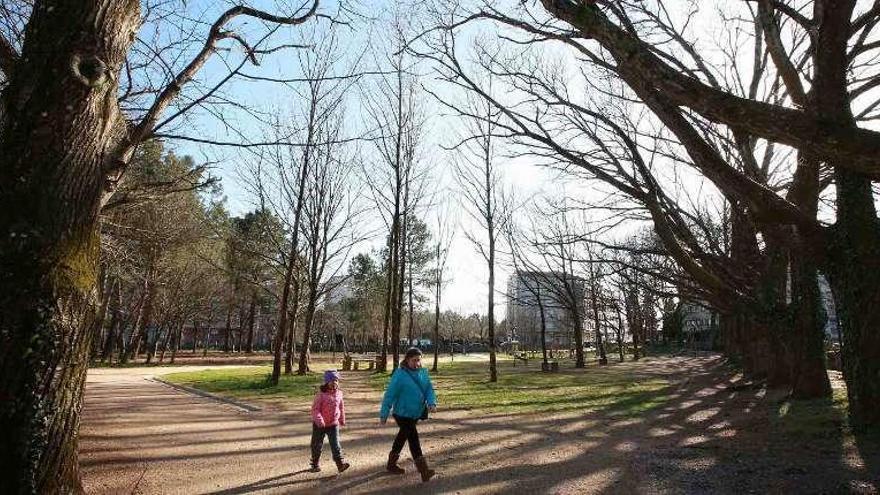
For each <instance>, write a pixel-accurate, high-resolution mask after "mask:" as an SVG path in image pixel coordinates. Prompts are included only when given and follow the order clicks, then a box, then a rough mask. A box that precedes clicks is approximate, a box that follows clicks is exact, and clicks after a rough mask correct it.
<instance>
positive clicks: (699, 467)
mask: <svg viewBox="0 0 880 495" xmlns="http://www.w3.org/2000/svg"><path fill="white" fill-rule="evenodd" d="M615 366H627V367H632V368H633V370H632V371H633V372H637V373H640V374H652V375H657V376H663V377H665V378H668V379H669V380H670V383H671V384H672V386H671V387H670V389H667V390H665V391H664V392H663V393H664V394H666V395H668V396H669V398H670V400H669V401H668V402H667V403H666V404H665V405H664V406H661V407H660V408H658V409H655V410H652V411H650V412H649V413H647V414H645V415H643V416H639V417H629V418H621V417H615V416H612V415H609V414H607V413H604V412H596V413H584V412H579V411H573V412H566V413H560V414H555V415H549V416H548V415H536V414H531V415H501V414H492V415H483V414H479V413H477V412H476V411H464V410H458V411H441V412H439V413H438V414H436V415H435V416H434V417H433V419H432V420H430V421H428V422H426V423H424V424H423V425H421V426H420V433H421V435H422V438H423V448H424V450H425V454H426V456H427V457H428V459H429V460H430V461H431V462H432V464H433V465H434V466H433V467H435V468H436V469H437V470H438V472H439V474H438V476H437V478H435V479H434V480H432V481H431V482H430V483H429V484H427V485H423V484H422V483H420V481H419V479H418V475H417V474H416V472H415V469H414V468H413V466H412V463H411V462H410V460H409V455H408V453H405V454H404V456H403V458H404V462H403V463H402V465H403V467H405V468H406V469H407V471H408V472H407V474H406V475H404V476H392V475H387V474H385V473H384V469H383V467H384V462H385V456H386V454H387V449H388V447H389V445H390V442H391V438H392V436H393V434H394V433H395V430H393V429H392V428H391V427H390V426H389V427H380V426H379V425H378V421H377V420H376V409H377V404H378V401H379V394H378V393H377V392H375V391H373V390H371V389H369V388H368V387H367V386H366V384H365V382H364V380H363V378H364V376H365V375H364V374H363V373H349V374H347V376H346V378H345V380H344V382H343V383H344V390H345V392H346V407H347V413H348V422H349V427H347V428H345V429H344V430H343V434H342V445H343V449H344V450H345V452H346V456H347V459H348V460H349V461H350V462H351V463H352V468H351V469H350V470H349V471H347V472H345V473H343V474H341V475H337V474H336V473H335V466H333V463H332V461H331V460H330V456H329V447H328V446H326V445H325V453H324V457H323V468H324V471H323V472H321V473H318V474H314V473H308V472H305V468H306V467H307V465H308V458H309V450H308V444H309V437H310V434H311V425H310V422H309V418H308V406H309V404H303V403H300V404H290V405H289V406H286V407H285V408H284V409H279V408H278V407H277V406H275V407H273V406H267V407H265V408H263V409H262V410H260V411H255V412H246V411H244V410H242V409H240V408H238V407H235V406H234V405H229V404H223V403H219V402H217V401H214V400H211V399H209V398H204V397H199V396H195V395H192V394H188V393H186V392H184V391H180V390H177V389H174V388H171V387H169V386H167V385H164V384H161V383H158V382H155V381H151V380H149V379H147V378H148V377H149V376H151V375H153V374H154V373H162V374H164V373H172V372H176V371H180V370H181V369H180V368H177V369H175V368H162V369H161V370H157V369H156V368H128V369H96V370H92V371H90V372H89V378H88V384H87V391H86V403H85V409H84V413H83V427H82V432H81V439H80V459H81V466H82V471H83V477H84V483H85V487H86V490H87V492H88V493H95V494H120V493H146V494H154V493H155V494H158V493H162V494H165V493H168V494H174V493H181V494H184V493H185V494H195V493H202V494H205V493H214V494H237V493H340V492H346V493H419V494H425V493H463V494H464V493H706V494H709V493H712V494H715V493H877V488H878V487H880V474H878V473H880V462H878V461H880V454H878V450H877V448H876V444H867V445H861V444H859V445H855V444H853V442H848V441H845V440H844V439H841V438H837V437H835V436H834V435H833V434H828V435H825V436H823V437H821V438H818V439H817V438H815V437H810V438H809V439H806V440H805V439H786V438H778V436H777V435H774V430H773V429H772V421H770V420H769V419H768V418H769V415H770V414H771V413H772V412H774V411H776V409H778V400H779V398H778V397H772V396H768V395H769V394H766V392H765V391H764V390H763V389H760V388H757V387H750V386H747V385H746V384H743V383H742V382H740V381H738V377H736V376H731V375H729V374H728V373H725V372H724V371H723V367H722V366H721V364H720V359H719V358H717V357H702V358H666V359H659V358H658V359H651V360H643V361H641V362H639V363H626V364H617V365H615ZM195 369H198V368H195V367H192V366H188V367H186V368H185V370H195ZM586 372H589V370H587V371H586ZM438 392H439V395H440V399H441V402H442V393H443V392H442V390H440V391H438ZM826 437H827V438H826ZM799 442H808V443H807V444H806V446H807V448H805V445H802V444H800V443H799Z"/></svg>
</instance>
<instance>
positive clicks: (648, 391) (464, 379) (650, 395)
mask: <svg viewBox="0 0 880 495" xmlns="http://www.w3.org/2000/svg"><path fill="white" fill-rule="evenodd" d="M539 362H540V361H538V360H536V361H535V363H534V364H532V365H531V366H530V367H524V366H522V365H521V364H520V365H518V366H517V367H513V366H512V364H511V362H509V361H500V362H499V373H498V381H497V382H496V383H491V382H489V380H488V371H487V363H484V362H482V363H481V362H460V363H448V364H445V365H443V366H441V367H440V372H439V373H435V374H433V375H432V380H433V382H434V389H435V390H436V391H437V395H438V402H439V403H440V404H441V405H442V407H443V408H460V409H478V410H481V411H486V412H509V413H518V412H538V411H565V410H572V409H577V410H582V411H594V410H606V411H608V412H609V413H611V414H612V415H623V416H628V415H631V414H639V413H642V412H644V411H647V410H650V409H652V408H654V407H657V406H659V405H660V404H663V403H664V402H666V401H667V400H668V396H667V392H668V389H667V387H668V383H667V381H666V380H662V379H656V378H646V377H640V376H634V375H633V374H632V373H630V372H629V370H628V369H627V368H615V367H607V368H598V367H590V368H587V369H586V370H574V369H571V363H569V362H565V361H563V362H560V367H561V369H560V371H559V372H557V373H542V372H541V371H539V369H538V368H536V366H535V365H536V364H538V363H539ZM387 381H388V375H372V376H371V377H370V384H371V385H372V386H373V387H374V388H376V389H377V390H382V389H384V387H385V384H386V383H387Z"/></svg>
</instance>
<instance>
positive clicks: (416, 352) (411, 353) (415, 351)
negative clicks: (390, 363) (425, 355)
mask: <svg viewBox="0 0 880 495" xmlns="http://www.w3.org/2000/svg"><path fill="white" fill-rule="evenodd" d="M421 355H422V350H421V349H419V348H418V347H410V348H409V349H407V350H406V354H404V355H403V360H401V361H400V365H401V366H404V367H407V368H408V367H409V366H407V361H409V358H411V357H415V356H421Z"/></svg>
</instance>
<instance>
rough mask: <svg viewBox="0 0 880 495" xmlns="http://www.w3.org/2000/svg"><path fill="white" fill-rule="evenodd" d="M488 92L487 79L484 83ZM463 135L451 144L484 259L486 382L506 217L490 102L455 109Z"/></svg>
mask: <svg viewBox="0 0 880 495" xmlns="http://www.w3.org/2000/svg"><path fill="white" fill-rule="evenodd" d="M487 84H488V85H489V91H491V80H490V81H488V83H487ZM459 114H460V115H461V116H462V117H463V119H462V122H463V123H464V129H465V130H464V131H463V132H464V134H465V135H464V136H463V138H462V140H461V141H460V142H459V143H458V144H456V145H455V146H454V148H455V149H456V150H457V151H458V154H457V156H456V160H455V171H456V177H457V179H458V183H459V187H460V189H461V193H462V198H463V199H462V204H463V207H464V210H465V211H466V212H467V214H468V215H469V216H470V217H471V219H472V220H474V221H475V222H476V223H477V225H479V229H480V233H475V232H469V231H466V232H465V235H466V236H467V238H468V240H470V241H471V243H472V244H473V245H474V246H475V248H476V249H477V251H478V252H479V254H480V256H482V257H483V259H484V260H485V261H486V267H487V268H488V272H489V278H488V281H487V290H488V301H487V306H486V314H487V316H488V319H489V321H488V333H489V336H488V340H489V381H492V382H495V381H498V370H497V365H496V359H495V353H496V341H495V268H496V249H497V243H498V240H499V239H500V238H501V235H502V233H503V232H504V231H505V228H506V224H507V223H508V222H509V220H510V213H511V209H512V208H511V204H510V198H509V194H507V193H506V192H505V191H504V186H503V185H502V182H501V176H500V174H499V170H498V163H497V159H498V157H497V150H496V148H497V144H496V142H495V140H496V132H497V131H496V127H497V125H496V120H497V119H498V118H499V114H498V111H497V109H495V108H494V107H493V106H492V104H491V103H489V102H485V101H481V100H478V99H473V98H470V99H469V100H468V101H467V102H465V104H464V107H463V109H462V110H461V111H460V112H459Z"/></svg>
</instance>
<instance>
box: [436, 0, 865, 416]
mask: <svg viewBox="0 0 880 495" xmlns="http://www.w3.org/2000/svg"><path fill="white" fill-rule="evenodd" d="M664 4H665V2H657V3H653V4H648V3H644V2H626V3H617V2H604V1H599V2H583V1H563V2H557V1H549V0H547V1H542V2H541V6H542V7H543V9H540V8H538V9H535V8H532V6H530V5H523V6H522V7H521V8H519V9H510V10H508V11H501V10H500V9H499V8H496V7H495V6H493V5H491V4H489V3H484V4H482V5H481V6H478V7H477V8H476V9H475V10H472V11H469V12H465V13H464V15H463V16H462V18H461V19H460V20H461V21H462V22H465V23H466V22H470V21H473V20H475V19H489V20H491V21H493V22H497V23H500V24H502V25H505V26H508V27H510V28H512V29H514V30H516V31H518V32H519V33H520V34H522V35H523V36H524V38H525V39H520V40H518V41H520V46H526V45H533V44H538V43H544V42H546V41H548V40H552V41H553V42H554V43H561V44H563V45H565V46H567V47H568V48H569V49H570V50H571V53H572V54H576V55H577V57H579V59H580V60H582V61H583V65H584V66H585V67H586V68H588V69H595V70H597V71H598V72H602V73H604V74H606V75H608V76H611V77H613V78H615V79H616V80H618V81H620V82H621V83H623V85H624V87H625V89H624V91H622V92H616V93H614V95H617V96H619V97H620V98H624V99H632V100H637V101H639V102H640V103H641V104H643V105H644V106H645V107H646V108H647V109H648V110H649V111H650V112H651V114H652V115H653V116H654V117H656V118H657V119H658V120H659V121H661V122H662V125H663V126H664V127H665V128H666V129H667V130H668V131H669V132H670V134H671V135H673V136H674V137H675V139H676V140H677V141H678V142H679V144H680V145H681V146H682V147H683V148H684V150H685V151H686V152H687V154H688V156H689V157H690V159H691V163H692V165H693V167H694V168H695V169H696V170H698V171H699V172H700V173H701V174H703V175H704V177H706V178H707V179H708V180H710V181H711V182H712V184H713V185H714V186H715V187H717V188H718V189H719V191H720V192H721V193H722V194H723V195H725V197H726V199H727V200H728V201H729V202H730V204H731V205H732V206H733V208H732V209H733V215H732V219H733V221H734V223H735V224H736V225H735V227H736V228H735V229H734V230H735V231H736V232H735V235H734V236H733V240H734V243H733V244H734V248H733V249H732V250H731V257H732V258H735V259H736V260H737V261H738V262H739V264H742V263H744V264H746V265H751V266H754V263H753V262H754V261H755V256H756V255H758V256H759V257H760V256H761V255H762V251H761V249H760V248H761V247H762V246H760V243H758V242H756V241H755V238H756V235H755V231H758V232H760V233H761V236H762V237H763V238H764V239H767V240H769V241H770V243H771V244H770V246H768V250H772V251H774V252H778V253H782V254H781V255H779V256H777V255H775V254H774V255H772V256H771V260H772V261H773V263H771V265H772V266H771V267H770V268H769V270H768V272H767V273H764V274H760V276H758V277H757V279H761V285H763V286H764V288H763V289H761V291H762V294H761V296H762V297H763V295H767V296H768V298H767V301H766V302H764V307H765V308H766V307H768V306H773V305H777V304H779V302H778V301H779V298H778V297H776V295H773V294H779V293H785V291H786V289H785V288H784V282H783V281H782V279H781V275H774V274H784V273H788V272H789V271H790V272H791V273H792V274H793V275H792V277H791V284H792V285H791V292H790V295H791V297H792V304H791V305H790V306H789V307H788V309H789V310H791V311H790V314H791V315H792V318H791V321H792V322H793V324H792V326H791V327H790V331H786V332H781V333H780V332H779V331H777V330H775V328H776V325H778V322H777V323H771V324H769V325H768V324H767V323H766V322H762V321H759V320H761V319H764V320H766V318H764V317H763V316H761V317H759V318H758V319H757V320H756V319H755V316H754V315H751V314H750V312H749V311H748V305H742V306H741V309H737V310H735V311H733V312H730V313H728V316H729V317H728V321H729V324H725V328H727V330H725V332H726V333H730V332H733V333H736V332H739V330H738V329H746V328H748V327H751V328H749V329H748V330H747V333H749V334H757V335H767V336H768V337H767V338H769V340H770V346H771V347H772V348H773V349H774V352H775V353H776V355H777V358H778V359H777V361H779V362H780V363H785V364H784V366H781V367H779V368H778V370H777V371H780V372H783V373H782V374H780V376H779V377H780V378H782V379H783V380H784V381H788V382H789V383H790V384H791V386H792V388H793V390H794V392H795V394H796V395H799V396H822V395H827V394H828V393H829V390H830V388H829V387H828V384H827V380H825V379H824V369H823V366H822V359H821V352H822V334H821V320H820V319H819V318H818V317H817V316H816V315H818V314H819V311H818V302H817V297H816V296H817V290H818V289H817V282H816V278H817V269H821V270H822V271H823V272H825V273H827V274H828V275H829V280H830V283H831V286H832V291H833V292H834V294H835V298H836V303H837V304H838V306H839V309H840V310H841V312H840V316H841V318H840V322H841V324H842V327H843V334H844V336H845V341H846V343H847V345H845V346H844V349H845V351H844V352H845V353H846V355H847V359H845V360H844V361H845V362H846V363H847V364H846V366H845V378H846V381H847V385H848V394H849V399H850V403H851V409H850V411H851V416H852V419H853V421H854V423H856V424H859V425H870V424H876V423H877V422H878V421H880V413H878V410H877V409H876V408H874V407H872V406H870V405H869V404H874V403H876V402H877V401H878V400H880V399H878V398H880V386H878V385H877V381H876V380H874V379H873V378H869V377H873V376H875V375H876V373H877V369H878V368H877V367H878V366H880V364H878V361H877V359H876V355H877V352H878V351H877V349H880V337H878V336H877V333H876V332H874V331H872V330H871V328H874V327H876V326H877V322H878V320H880V309H877V308H880V305H878V304H877V302H878V300H880V290H878V288H877V286H876V284H874V283H873V282H872V281H869V280H868V279H867V278H866V276H865V274H867V273H873V272H876V271H877V270H878V269H880V257H878V256H877V255H876V253H877V252H878V246H880V227H878V222H877V212H876V207H875V204H874V199H875V198H874V197H873V192H872V186H871V184H872V181H874V180H876V178H877V176H878V166H877V162H876V160H875V158H874V157H875V156H876V154H877V151H878V149H880V133H877V132H875V131H872V130H868V129H866V128H863V127H860V126H859V123H863V122H866V119H870V118H872V117H870V116H871V115H874V114H875V113H876V108H877V104H876V99H877V94H876V92H874V91H871V90H872V89H873V88H874V87H875V86H876V83H875V81H876V78H877V74H876V68H877V67H876V62H875V61H874V60H873V51H874V50H876V48H877V46H878V45H877V44H876V43H872V42H870V41H868V40H871V39H874V38H875V37H876V33H874V28H875V27H876V25H877V24H878V23H877V19H878V17H880V11H878V9H876V8H873V7H870V6H868V5H857V2H855V1H848V2H844V3H836V2H824V1H812V2H805V4H804V5H803V7H804V8H802V9H794V8H791V7H789V6H787V4H784V3H782V2H769V1H767V2H757V6H758V10H757V12H755V10H754V6H755V4H754V3H751V2H743V3H735V4H731V6H730V7H729V11H726V12H722V13H721V14H720V15H719V16H718V17H717V21H718V22H719V26H721V27H725V28H729V29H730V31H731V32H733V31H735V30H736V29H738V28H739V26H740V25H741V24H740V23H742V22H746V23H747V24H748V25H750V28H749V29H746V30H743V31H741V32H745V33H750V32H752V33H755V36H754V38H755V41H756V43H755V47H756V51H755V53H756V56H754V57H753V61H754V66H755V68H756V72H759V71H760V72H764V71H766V73H768V74H769V76H768V77H767V78H766V79H764V80H759V81H758V82H757V83H756V84H752V85H747V84H741V83H742V82H743V79H734V80H733V81H731V80H729V79H727V78H726V77H725V75H724V74H725V67H727V68H729V67H730V63H724V64H720V65H721V66H718V65H714V66H713V64H712V63H711V61H708V60H706V59H704V58H703V57H701V55H700V53H701V51H700V50H699V49H697V45H696V44H695V42H692V41H690V38H691V36H690V35H689V34H688V33H686V32H685V31H684V30H685V28H682V27H681V26H678V25H676V24H675V22H673V20H672V18H671V17H670V16H669V14H668V12H667V10H666V8H665V6H664ZM692 8H693V9H694V12H698V11H699V6H698V4H693V7H692ZM810 10H812V12H811V13H808V12H810ZM704 13H707V12H704ZM780 19H782V20H784V21H785V23H784V24H783V23H782V22H781V21H780ZM686 24H687V23H686ZM450 26H451V27H452V28H453V29H455V26H454V25H453V24H450ZM752 28H754V29H752ZM784 29H785V30H788V31H787V32H788V33H789V34H792V36H790V37H789V36H785V37H783V36H780V32H782V30H784ZM722 38H723V37H722ZM789 40H793V41H789ZM765 54H769V57H766V56H765ZM768 59H769V61H770V62H772V64H767V63H766V61H768ZM725 62H733V63H735V62H736V60H726V61H725ZM505 73H506V74H512V73H513V72H511V71H505ZM513 74H515V75H516V76H517V77H518V76H519V75H522V73H521V72H516V73H513ZM526 75H527V74H526ZM767 79H769V81H770V82H769V85H765V83H766V81H767ZM780 85H781V86H782V87H783V88H784V97H782V98H773V99H772V100H770V101H768V100H767V99H766V98H765V96H766V94H757V93H756V91H755V89H756V88H761V87H767V86H775V87H776V88H778V87H780ZM614 95H612V96H614ZM544 101H546V99H545V100H544ZM551 101H552V102H553V104H556V103H561V104H562V105H566V104H565V102H568V103H574V102H573V101H572V99H570V98H562V101H561V102H560V101H559V100H557V99H556V98H551ZM501 106H503V107H506V108H507V109H508V110H513V107H511V106H508V105H501ZM568 108H569V109H571V110H576V108H577V105H575V106H570V105H569V106H568ZM519 111H520V109H515V112H516V113H519ZM508 116H509V114H508ZM519 122H520V123H521V124H525V123H526V122H525V121H523V120H522V119H519ZM545 122H546V120H545ZM829 123H833V124H832V125H829ZM540 125H541V124H540V123H539V126H538V127H540ZM527 127H531V128H532V129H534V128H535V126H527ZM545 130H546V129H545ZM722 135H727V136H730V139H728V140H727V141H728V142H731V143H734V148H733V149H736V150H737V153H738V154H739V155H740V158H741V160H742V164H744V166H742V167H740V166H738V165H739V164H737V163H734V162H731V161H729V160H727V159H726V157H725V156H724V153H722V152H720V150H719V147H718V140H717V139H716V138H717V137H719V136H722ZM533 137H535V138H536V139H537V140H543V141H544V142H545V143H546V142H548V141H553V142H554V144H556V145H560V147H559V148H557V149H556V150H555V152H558V153H561V154H564V153H562V151H563V150H564V149H565V148H566V146H564V145H563V144H562V143H560V142H559V141H557V140H555V139H553V136H552V135H550V136H548V135H546V134H543V133H541V132H538V133H536V134H535V135H534V136H533ZM761 142H763V143H765V144H762V145H761V146H766V143H781V144H784V145H788V146H791V147H793V148H795V149H796V150H797V160H796V163H793V164H792V165H793V167H792V169H793V173H792V175H791V178H790V182H789V184H788V187H785V188H783V189H782V190H784V191H785V195H780V194H778V193H777V191H776V190H774V188H772V187H767V186H766V185H764V184H762V178H761V177H760V176H759V175H758V174H756V173H755V172H759V173H760V166H759V167H757V168H756V167H754V166H753V165H754V164H755V161H754V160H753V159H752V156H750V155H752V153H753V151H754V150H755V146H756V143H761ZM725 146H726V145H725ZM581 159H582V158H581ZM573 161H575V160H573ZM831 186H833V187H834V189H835V194H834V200H833V209H834V221H833V223H832V224H826V223H824V222H821V221H819V220H818V219H817V205H818V200H819V198H820V195H821V193H822V191H823V190H824V189H825V188H828V187H831ZM829 206H831V205H829ZM655 223H656V222H655ZM664 230H665V228H662V227H659V226H658V233H661V237H662V236H665V234H662V232H663V231H664ZM667 238H668V236H667ZM664 244H665V245H666V246H667V247H670V244H669V242H667V241H664ZM679 261H680V260H679ZM700 263H703V262H700ZM689 265H690V268H695V266H694V265H693V263H689ZM704 266H705V265H704ZM692 271H693V270H692ZM693 273H694V274H696V271H693ZM705 275H708V274H707V273H703V276H700V277H695V280H697V281H698V283H699V284H701V285H704V284H705V285H704V287H710V286H712V285H715V286H718V282H721V283H722V284H724V283H727V282H728V281H727V280H724V279H721V280H718V279H717V277H712V278H715V279H716V280H714V281H712V280H709V278H708V277H705ZM746 275H749V276H753V275H756V273H755V271H750V272H747V273H746ZM731 278H737V277H736V276H733V277H731ZM854 288H857V289H854ZM771 293H773V294H771ZM741 299H742V298H731V299H730V300H731V301H737V300H741ZM871 308H874V309H871ZM786 312H789V311H786ZM785 368H788V369H789V371H785ZM785 375H788V376H785Z"/></svg>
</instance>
